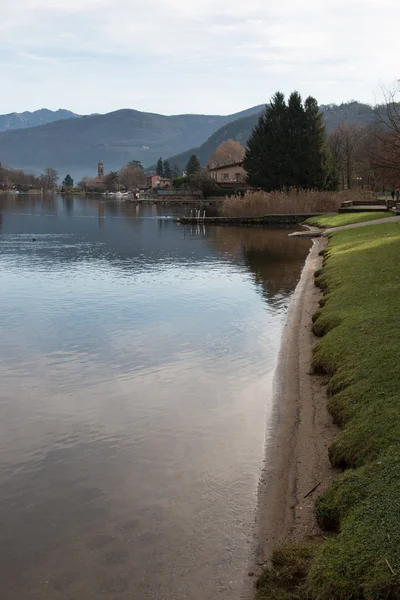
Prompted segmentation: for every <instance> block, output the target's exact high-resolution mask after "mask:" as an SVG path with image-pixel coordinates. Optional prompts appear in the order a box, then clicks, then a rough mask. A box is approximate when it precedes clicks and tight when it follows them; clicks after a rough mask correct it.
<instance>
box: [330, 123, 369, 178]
mask: <svg viewBox="0 0 400 600" xmlns="http://www.w3.org/2000/svg"><path fill="white" fill-rule="evenodd" d="M365 134H366V130H365V128H364V127H361V126H360V125H348V124H347V123H341V124H340V125H339V126H338V127H337V128H336V129H335V130H334V131H332V133H331V134H330V135H329V136H328V142H329V146H330V149H331V152H332V155H333V157H334V159H335V163H336V167H337V170H338V175H339V181H340V185H341V187H342V188H347V189H351V188H352V187H354V186H355V185H357V181H358V178H359V177H361V175H360V173H359V171H360V169H361V162H362V158H361V155H362V148H363V145H364V138H365Z"/></svg>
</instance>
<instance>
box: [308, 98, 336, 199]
mask: <svg viewBox="0 0 400 600" xmlns="http://www.w3.org/2000/svg"><path fill="white" fill-rule="evenodd" d="M304 107H305V146H304V148H305V149H304V159H305V160H304V187H305V188H307V189H312V188H314V189H319V190H327V189H336V187H337V174H336V169H335V165H334V160H333V157H332V154H331V151H330V148H329V145H328V141H327V137H326V129H325V124H324V121H323V118H322V115H321V113H320V112H319V109H318V103H317V101H316V99H315V98H312V97H311V96H309V97H308V98H307V99H306V101H305V103H304Z"/></svg>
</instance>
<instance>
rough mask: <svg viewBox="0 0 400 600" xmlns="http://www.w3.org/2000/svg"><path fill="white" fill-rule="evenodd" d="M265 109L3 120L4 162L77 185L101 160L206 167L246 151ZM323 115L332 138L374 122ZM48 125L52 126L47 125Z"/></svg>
mask: <svg viewBox="0 0 400 600" xmlns="http://www.w3.org/2000/svg"><path fill="white" fill-rule="evenodd" d="M263 109H264V105H259V106H254V107H252V108H249V109H247V110H245V111H242V112H239V113H235V114H232V115H226V116H221V115H190V114H188V115H172V116H165V115H159V114H155V113H146V112H140V111H137V110H131V109H121V110H117V111H114V112H111V113H107V114H104V115H99V114H94V115H90V116H79V115H76V114H75V113H72V112H70V111H65V110H61V109H60V110H59V111H55V112H52V111H48V110H46V109H42V110H40V111H35V112H34V113H19V114H17V113H11V114H10V115H0V130H1V126H3V127H4V123H6V122H7V123H8V130H7V131H3V132H2V133H0V162H1V163H3V164H4V165H5V166H7V167H11V168H21V169H24V170H25V171H26V172H32V173H34V174H39V173H41V172H43V170H44V169H45V167H48V166H52V167H55V168H56V169H57V170H58V172H59V174H60V176H61V177H64V176H65V175H66V173H70V174H71V175H72V176H73V177H74V179H78V178H81V177H83V176H85V175H88V176H94V175H95V174H96V170H97V162H98V161H99V160H103V162H104V165H105V170H106V171H111V170H118V169H120V168H121V167H122V166H123V165H124V164H126V163H127V162H129V161H130V160H140V161H141V162H142V163H143V165H144V166H145V167H150V166H152V165H154V164H155V162H156V161H157V159H158V158H159V157H160V156H161V157H163V158H164V159H168V160H169V161H170V163H171V165H174V164H178V165H179V166H180V167H184V165H185V164H186V163H187V161H188V159H189V157H190V155H191V154H197V156H198V157H199V159H200V162H201V164H202V165H205V164H207V159H208V157H209V156H210V155H211V154H212V152H214V150H215V149H216V148H217V147H218V146H219V144H220V143H221V142H223V141H224V140H227V139H234V140H238V141H240V142H241V143H242V144H243V145H245V144H246V142H247V140H248V138H249V135H250V134H251V131H252V129H253V127H254V125H255V124H256V122H257V120H258V118H259V115H260V114H261V112H262V110H263ZM320 110H321V112H322V114H323V117H324V120H325V123H326V127H327V130H328V132H329V131H331V130H332V129H334V128H335V127H336V126H337V125H339V123H342V122H347V123H349V124H360V125H365V124H367V123H369V122H371V121H372V120H373V118H374V111H373V109H372V108H371V107H370V106H368V105H366V104H361V103H358V102H349V103H345V104H341V105H340V106H337V105H322V106H321V107H320ZM45 119H49V120H51V122H46V123H45V124H43V123H42V122H43V120H45ZM28 122H29V124H30V126H28V125H26V123H28ZM21 123H22V125H21ZM13 124H14V125H15V128H14V129H13V126H14V125H13ZM33 124H36V126H33ZM17 126H18V127H17Z"/></svg>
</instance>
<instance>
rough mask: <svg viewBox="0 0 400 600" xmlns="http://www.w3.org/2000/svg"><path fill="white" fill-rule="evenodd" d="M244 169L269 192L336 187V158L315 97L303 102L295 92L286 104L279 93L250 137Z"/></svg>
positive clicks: (254, 184) (250, 178) (254, 182)
mask: <svg viewBox="0 0 400 600" xmlns="http://www.w3.org/2000/svg"><path fill="white" fill-rule="evenodd" d="M244 168H245V169H246V171H247V178H248V182H249V183H250V184H251V185H252V186H253V187H255V188H262V189H264V190H266V191H272V190H282V189H288V188H291V187H296V188H298V189H321V190H324V189H335V187H336V178H335V172H334V165H333V160H332V157H331V154H330V150H329V147H328V144H327V140H326V131H325V126H324V122H323V119H322V115H320V113H319V110H318V104H317V101H316V100H315V98H311V97H310V98H307V100H306V101H305V103H304V105H303V103H302V99H301V96H300V94H299V93H298V92H293V93H292V94H291V95H290V97H289V101H288V104H286V102H285V97H284V95H283V94H282V93H280V92H277V93H276V94H275V95H274V96H273V98H272V100H271V103H270V104H268V105H267V106H266V109H265V112H264V113H263V114H262V115H261V117H260V119H259V121H258V123H257V125H256V126H255V127H254V129H253V132H252V134H251V136H250V138H249V141H248V143H247V150H246V155H245V159H244Z"/></svg>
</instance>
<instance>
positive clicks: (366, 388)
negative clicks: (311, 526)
mask: <svg viewBox="0 0 400 600" xmlns="http://www.w3.org/2000/svg"><path fill="white" fill-rule="evenodd" d="M399 257H400V223H383V224H381V225H371V226H370V227H365V228H364V227H363V228H357V229H349V230H343V231H338V232H334V233H331V234H330V236H329V245H328V247H327V249H326V250H325V251H324V266H323V268H322V269H321V270H320V271H319V272H317V273H316V284H317V285H318V286H320V287H321V289H322V290H323V291H324V296H323V298H322V300H321V303H320V304H321V308H320V309H319V310H318V312H317V313H316V315H315V316H314V319H313V320H314V326H313V327H314V331H315V333H316V334H317V335H319V336H321V339H320V340H319V341H318V343H317V344H316V347H315V349H314V358H313V369H314V372H315V373H324V374H327V375H328V376H330V381H329V385H328V399H329V401H328V408H329V411H330V413H331V414H332V416H333V418H334V420H335V422H336V423H338V424H339V425H340V426H341V427H342V430H341V432H340V433H339V435H338V436H337V437H336V438H335V440H334V441H333V443H332V444H331V446H330V448H329V457H330V460H331V462H332V464H333V465H335V466H337V467H340V468H343V469H344V470H345V471H344V473H343V474H342V475H340V476H338V477H337V479H336V480H335V481H334V482H333V484H332V485H331V486H330V488H329V489H328V490H327V491H326V492H325V493H324V494H322V495H321V496H320V497H319V498H318V500H317V503H316V514H317V519H318V522H319V524H320V525H321V527H322V528H323V529H325V530H327V531H330V532H331V533H330V534H329V535H326V536H325V538H321V540H320V541H319V542H318V541H317V542H316V543H309V542H308V543H307V542H306V541H305V544H300V545H294V546H289V547H288V546H286V547H282V548H278V549H277V550H276V551H275V553H274V556H273V561H272V567H271V569H269V570H267V571H266V572H265V573H264V575H263V576H262V577H261V578H260V580H259V584H258V585H259V589H258V591H257V598H259V599H261V598H262V599H267V598H268V599H269V600H274V599H275V600H282V599H289V598H290V599H292V600H295V599H297V600H305V599H306V598H307V599H318V600H333V599H337V600H356V599H357V600H361V599H362V600H379V599H395V598H400V317H399V315H400V261H399Z"/></svg>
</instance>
